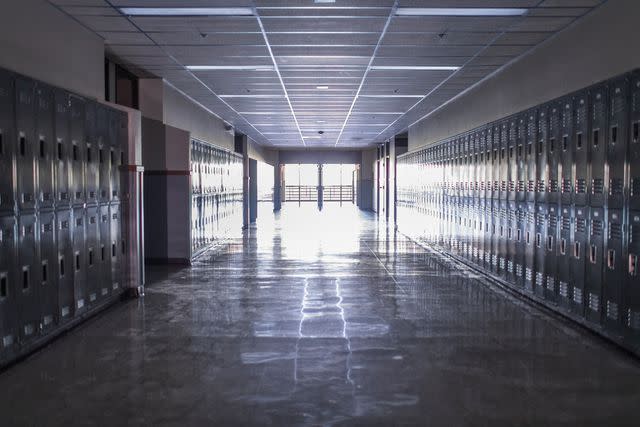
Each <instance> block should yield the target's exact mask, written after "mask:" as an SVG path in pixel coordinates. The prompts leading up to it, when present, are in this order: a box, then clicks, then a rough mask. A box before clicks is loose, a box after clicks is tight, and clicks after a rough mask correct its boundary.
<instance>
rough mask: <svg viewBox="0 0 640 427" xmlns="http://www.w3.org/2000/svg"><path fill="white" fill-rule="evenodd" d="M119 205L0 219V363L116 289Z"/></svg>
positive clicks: (120, 271)
mask: <svg viewBox="0 0 640 427" xmlns="http://www.w3.org/2000/svg"><path fill="white" fill-rule="evenodd" d="M124 236H125V229H124V224H123V221H122V212H121V205H120V204H118V203H112V204H111V205H104V206H89V207H86V208H84V207H79V208H74V209H66V210H57V211H55V212H34V213H22V214H21V215H19V216H3V217H0V340H1V342H0V363H2V362H5V361H7V360H10V359H12V358H14V357H16V356H17V355H19V354H20V353H21V352H22V351H23V350H24V349H27V348H28V347H29V345H30V344H32V343H33V342H34V341H37V340H39V339H42V338H43V337H45V336H46V335H47V334H50V333H51V332H53V331H55V330H56V329H57V328H59V327H61V326H63V325H64V324H66V323H68V322H70V321H72V320H73V319H74V318H78V317H79V316H81V315H83V314H84V313H85V312H87V310H90V309H91V308H93V307H97V306H99V305H101V304H103V303H105V302H106V301H107V300H109V299H112V298H114V297H117V296H119V295H120V294H121V292H122V290H123V288H124V272H125V270H124V268H123V266H124V262H125V259H126V258H125V254H126V251H127V248H126V239H125V238H124Z"/></svg>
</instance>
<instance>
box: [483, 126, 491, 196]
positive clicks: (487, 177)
mask: <svg viewBox="0 0 640 427" xmlns="http://www.w3.org/2000/svg"><path fill="white" fill-rule="evenodd" d="M480 146H481V147H482V150H483V151H484V156H483V159H482V161H483V163H484V166H483V169H484V195H483V199H484V200H485V201H486V200H490V199H491V197H492V195H491V180H492V179H493V178H492V171H491V144H490V142H489V140H488V139H487V130H486V129H482V130H481V131H480Z"/></svg>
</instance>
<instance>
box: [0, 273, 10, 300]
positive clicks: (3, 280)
mask: <svg viewBox="0 0 640 427" xmlns="http://www.w3.org/2000/svg"><path fill="white" fill-rule="evenodd" d="M8 295H9V279H8V278H7V273H2V274H0V298H6V297H7V296H8Z"/></svg>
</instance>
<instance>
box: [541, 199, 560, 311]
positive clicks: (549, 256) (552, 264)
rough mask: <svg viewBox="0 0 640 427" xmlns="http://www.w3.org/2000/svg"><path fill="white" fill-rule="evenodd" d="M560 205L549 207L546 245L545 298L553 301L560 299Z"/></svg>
mask: <svg viewBox="0 0 640 427" xmlns="http://www.w3.org/2000/svg"><path fill="white" fill-rule="evenodd" d="M558 217H559V212H558V207H557V205H549V206H548V208H547V235H546V237H545V238H546V240H545V242H544V245H545V262H544V271H545V290H544V298H545V299H546V300H549V301H551V302H553V303H556V302H557V301H558V253H557V250H558V244H557V240H558V234H559V231H558Z"/></svg>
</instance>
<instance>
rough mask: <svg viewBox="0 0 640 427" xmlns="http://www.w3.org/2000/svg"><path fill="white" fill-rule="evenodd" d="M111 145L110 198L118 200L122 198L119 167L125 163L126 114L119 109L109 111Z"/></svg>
mask: <svg viewBox="0 0 640 427" xmlns="http://www.w3.org/2000/svg"><path fill="white" fill-rule="evenodd" d="M110 116H111V127H110V132H111V139H110V140H111V147H110V153H109V171H110V187H111V200H113V201H119V200H120V199H121V198H122V195H121V187H120V173H121V172H120V168H121V167H122V166H123V165H124V163H125V153H124V151H123V150H124V147H125V146H126V137H127V129H126V126H127V115H126V114H125V113H122V112H119V111H115V110H113V111H111V112H110Z"/></svg>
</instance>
